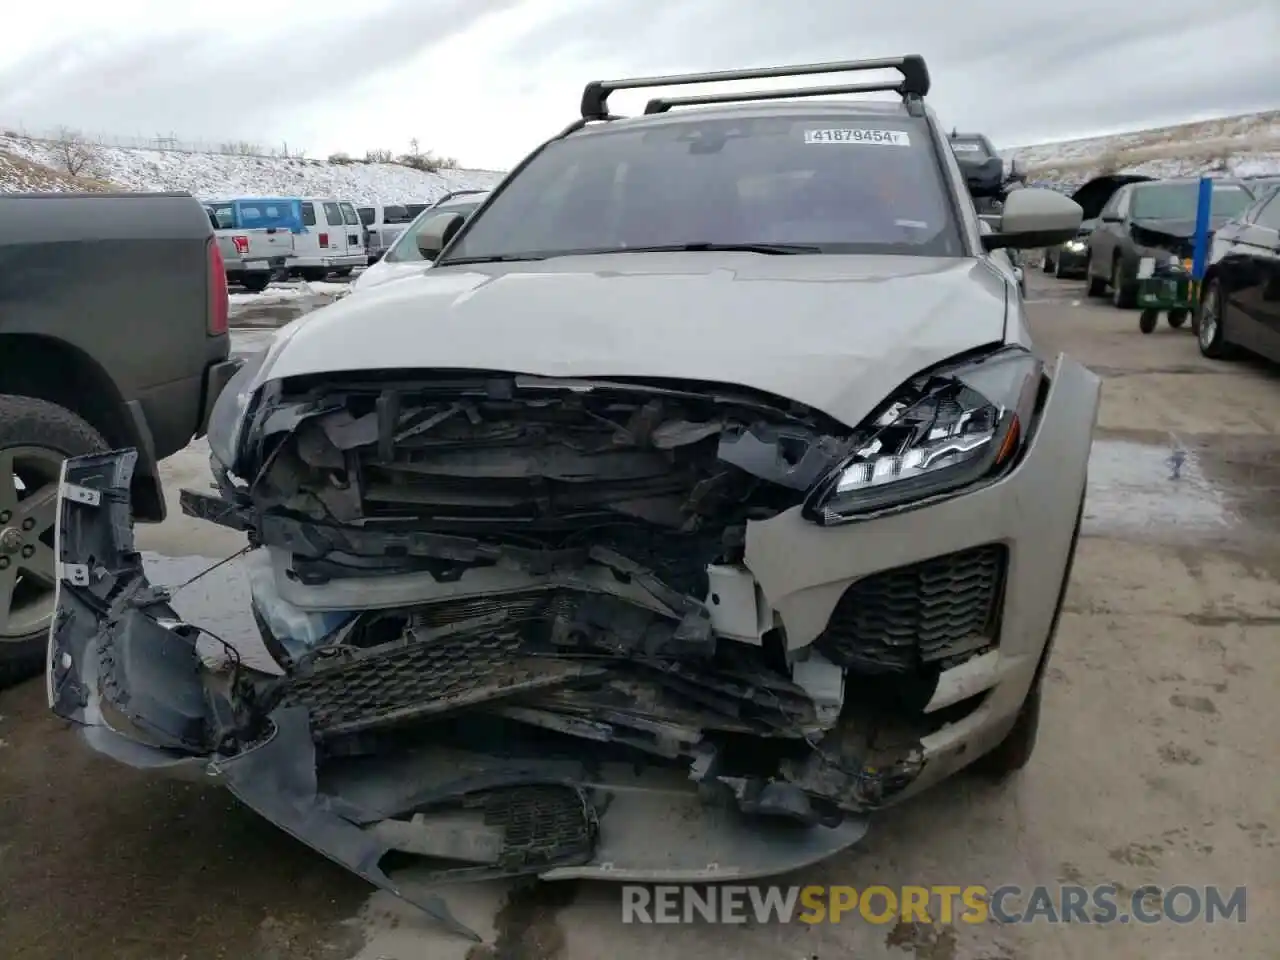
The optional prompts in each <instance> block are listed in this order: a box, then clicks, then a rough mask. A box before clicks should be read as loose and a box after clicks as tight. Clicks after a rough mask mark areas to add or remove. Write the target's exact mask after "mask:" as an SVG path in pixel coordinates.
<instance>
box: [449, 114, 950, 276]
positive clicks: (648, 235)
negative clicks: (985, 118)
mask: <svg viewBox="0 0 1280 960" xmlns="http://www.w3.org/2000/svg"><path fill="white" fill-rule="evenodd" d="M690 244H697V245H710V246H711V247H712V248H714V247H715V246H719V245H743V244H747V245H773V246H774V247H777V246H778V245H784V246H793V247H800V248H804V252H819V253H886V254H916V255H922V256H961V255H963V252H964V248H963V245H962V242H961V237H960V232H959V229H958V228H957V226H956V224H955V222H954V220H953V218H952V215H951V212H950V208H949V206H948V203H947V194H946V191H945V188H944V187H943V184H942V181H941V179H940V173H939V170H938V164H937V160H936V158H935V155H934V152H933V148H932V145H931V141H930V138H929V131H928V127H927V126H926V124H925V123H924V122H923V121H921V120H917V119H915V118H909V117H904V116H894V117H870V116H865V117H856V118H855V117H850V116H849V115H847V114H844V115H840V116H836V117H832V116H829V115H828V116H823V115H821V114H817V115H812V116H794V115H791V116H781V117H735V118H731V119H725V118H721V117H717V118H712V119H705V120H701V119H697V118H695V117H693V116H685V117H680V118H679V119H677V120H673V121H671V122H666V123H662V124H660V125H656V124H648V123H646V124H644V125H635V126H631V125H626V124H619V125H618V126H617V127H615V128H613V129H610V128H609V127H607V126H606V127H604V128H595V129H594V130H592V131H590V132H587V133H583V134H578V135H575V136H570V137H567V138H565V139H563V140H555V141H552V142H551V143H550V144H548V145H547V146H546V147H545V148H544V149H543V150H542V151H541V152H540V153H538V154H537V155H536V156H535V157H533V158H532V159H531V160H530V161H529V163H528V165H527V166H526V167H525V168H524V169H523V170H522V171H521V172H520V173H519V174H518V175H517V176H516V177H514V178H513V179H512V180H511V181H510V182H509V183H508V184H507V186H506V187H505V188H504V189H503V191H502V192H501V193H500V194H498V195H497V196H495V197H494V198H493V199H492V200H491V201H490V202H489V205H488V206H487V207H486V208H485V211H484V213H483V214H481V215H480V216H479V217H477V218H476V219H475V220H473V221H472V222H471V223H470V224H469V227H468V228H467V229H466V230H465V232H464V233H463V234H462V235H461V236H460V237H459V238H458V240H457V242H456V243H454V244H453V245H452V247H451V249H450V250H449V252H448V256H447V257H446V258H444V259H442V260H439V261H437V262H438V263H440V264H443V263H452V262H458V261H473V262H474V261H476V260H485V259H491V258H504V257H544V256H554V255H557V254H569V253H615V252H625V251H628V250H637V249H652V248H654V247H658V248H667V249H670V248H671V247H677V248H679V247H684V246H687V245H690ZM780 252H789V251H780ZM794 252H799V251H794Z"/></svg>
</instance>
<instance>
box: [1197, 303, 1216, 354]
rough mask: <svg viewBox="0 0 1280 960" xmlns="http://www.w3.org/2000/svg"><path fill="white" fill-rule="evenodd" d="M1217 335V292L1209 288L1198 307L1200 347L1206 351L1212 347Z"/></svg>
mask: <svg viewBox="0 0 1280 960" xmlns="http://www.w3.org/2000/svg"><path fill="white" fill-rule="evenodd" d="M1217 335H1218V291H1217V289H1216V288H1211V289H1210V290H1209V292H1208V295H1207V296H1206V297H1205V298H1204V303H1203V304H1202V305H1201V307H1200V346H1202V347H1204V348H1205V349H1206V350H1208V349H1209V347H1211V346H1213V340H1214V337H1216V336H1217Z"/></svg>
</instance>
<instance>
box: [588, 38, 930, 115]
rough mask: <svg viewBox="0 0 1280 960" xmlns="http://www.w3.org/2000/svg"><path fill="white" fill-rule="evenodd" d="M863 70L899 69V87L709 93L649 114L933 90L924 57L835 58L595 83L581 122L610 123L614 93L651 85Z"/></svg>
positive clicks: (661, 104) (654, 105)
mask: <svg viewBox="0 0 1280 960" xmlns="http://www.w3.org/2000/svg"><path fill="white" fill-rule="evenodd" d="M860 70H897V71H898V72H899V73H901V74H902V80H901V81H900V82H898V83H866V84H850V85H848V86H841V87H830V86H829V87H819V88H816V89H814V90H789V91H774V90H767V91H759V90H758V91H755V92H745V93H737V94H722V93H715V94H706V95H704V96H700V97H697V96H695V97H678V98H670V99H658V100H651V101H649V105H648V107H646V108H645V113H662V112H664V111H666V110H667V109H669V108H670V107H673V106H689V105H693V104H711V103H737V102H746V101H752V100H780V99H786V98H791V97H809V96H832V95H835V94H839V93H874V92H879V91H889V90H892V91H894V92H896V93H899V94H901V95H902V96H903V98H904V99H908V100H911V99H920V98H922V97H924V96H925V94H927V93H928V92H929V68H928V66H927V65H926V64H925V62H924V57H922V56H920V55H919V54H916V53H913V54H908V55H907V56H905V57H887V58H883V59H879V60H836V61H832V62H830V63H805V64H799V65H797V66H791V67H761V68H758V69H755V70H716V71H713V72H711V73H685V74H676V75H674V76H669V77H635V78H632V79H630V80H593V81H591V82H590V83H588V84H587V86H586V88H585V89H584V90H583V91H582V119H583V121H591V120H611V119H614V117H613V115H612V114H610V113H609V105H608V100H609V94H611V93H613V92H614V91H615V90H639V89H643V88H646V87H672V86H681V85H684V84H692V83H723V82H725V81H730V80H772V79H775V78H778V77H804V76H811V75H813V74H819V73H852V72H854V71H860Z"/></svg>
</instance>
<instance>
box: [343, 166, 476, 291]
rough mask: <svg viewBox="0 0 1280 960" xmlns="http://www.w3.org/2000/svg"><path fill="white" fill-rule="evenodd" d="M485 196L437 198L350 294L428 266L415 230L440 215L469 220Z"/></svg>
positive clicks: (465, 193)
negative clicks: (456, 214) (452, 214)
mask: <svg viewBox="0 0 1280 960" xmlns="http://www.w3.org/2000/svg"><path fill="white" fill-rule="evenodd" d="M488 196H489V191H488V190H459V191H457V192H456V193H450V194H446V195H445V196H443V197H441V198H440V199H439V200H437V201H436V202H435V203H434V204H432V205H431V206H430V207H427V209H425V210H423V211H422V212H421V213H419V214H418V215H417V216H416V217H414V218H413V222H412V223H410V224H409V225H408V226H407V227H403V228H402V229H401V231H400V235H399V236H398V237H397V238H396V239H395V242H393V243H392V244H391V246H390V248H389V249H388V250H387V252H386V253H385V254H383V256H382V257H381V258H380V259H379V260H378V262H377V263H375V264H373V265H372V266H371V267H369V269H368V270H366V271H365V272H364V273H362V274H360V276H358V277H356V281H355V283H353V284H352V285H351V292H352V293H360V292H361V291H363V290H370V289H372V288H373V287H380V286H382V285H383V284H384V283H386V282H387V281H389V280H396V279H398V278H400V277H409V276H413V275H414V274H418V273H421V272H422V271H423V270H424V269H425V268H427V267H429V266H431V264H430V263H429V262H427V260H425V259H424V258H423V256H422V254H421V253H419V252H418V228H419V227H421V226H422V224H423V223H425V222H426V221H427V220H430V219H431V218H432V217H434V216H435V215H436V214H440V213H459V214H461V215H462V216H464V217H469V216H471V214H472V212H473V211H474V210H475V209H476V208H477V207H479V206H480V204H482V203H484V201H485V198H486V197H488Z"/></svg>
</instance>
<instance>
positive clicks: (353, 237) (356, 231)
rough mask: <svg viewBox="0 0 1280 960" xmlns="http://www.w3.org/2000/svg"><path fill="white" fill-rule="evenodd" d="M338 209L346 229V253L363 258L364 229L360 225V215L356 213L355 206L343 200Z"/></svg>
mask: <svg viewBox="0 0 1280 960" xmlns="http://www.w3.org/2000/svg"><path fill="white" fill-rule="evenodd" d="M338 208H339V209H340V210H341V211H342V223H343V225H344V226H345V227H346V228H347V231H346V233H347V253H349V254H350V255H352V256H358V257H364V256H365V245H364V228H363V226H362V225H361V223H360V215H359V214H358V213H356V208H355V205H354V204H352V203H349V202H347V201H346V200H343V201H342V202H340V203H339V204H338Z"/></svg>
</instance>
